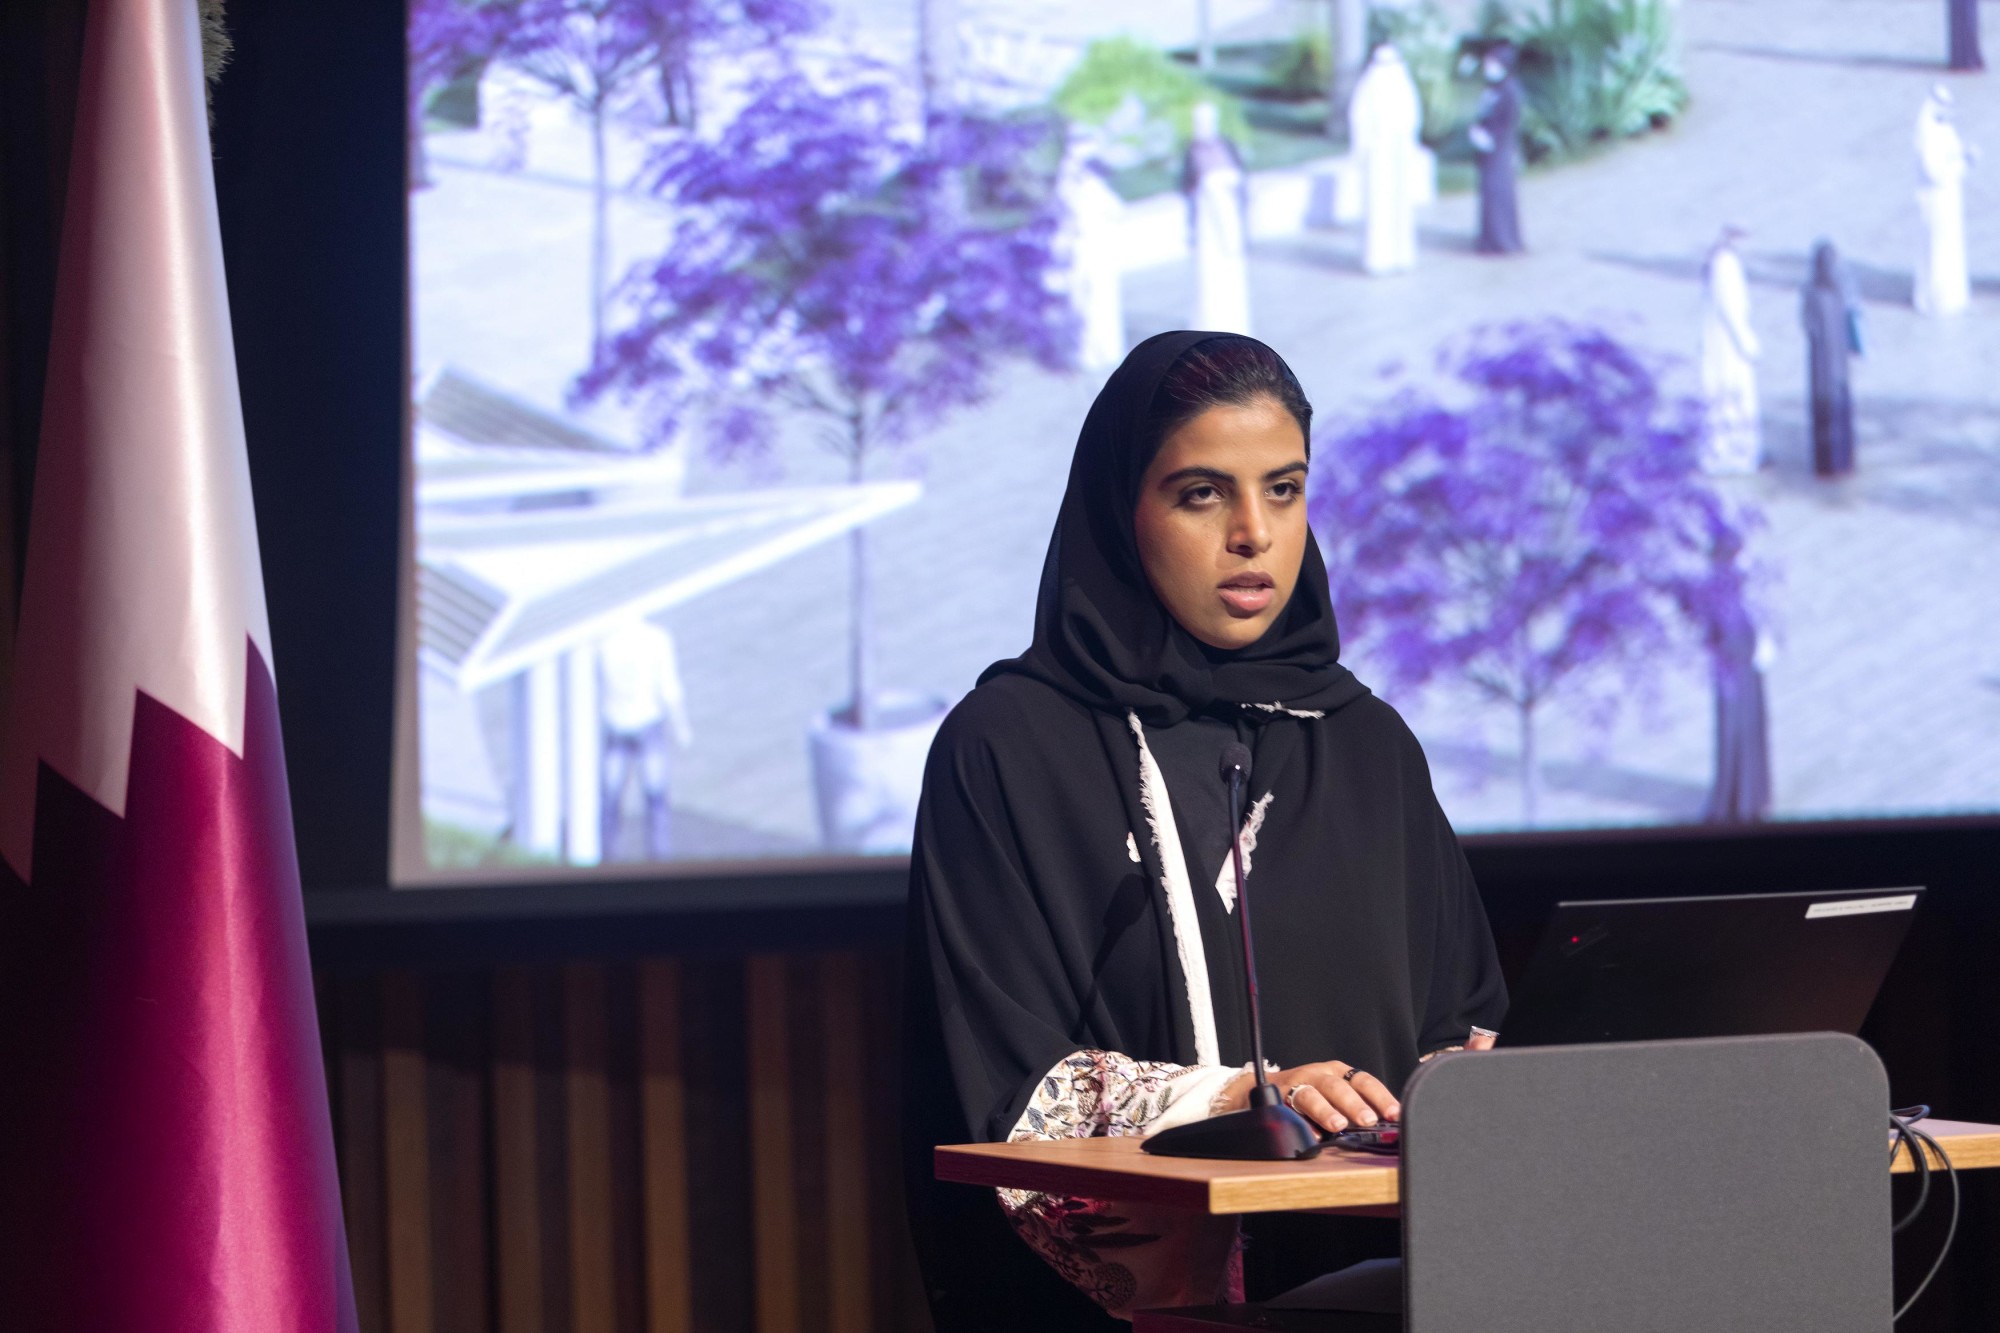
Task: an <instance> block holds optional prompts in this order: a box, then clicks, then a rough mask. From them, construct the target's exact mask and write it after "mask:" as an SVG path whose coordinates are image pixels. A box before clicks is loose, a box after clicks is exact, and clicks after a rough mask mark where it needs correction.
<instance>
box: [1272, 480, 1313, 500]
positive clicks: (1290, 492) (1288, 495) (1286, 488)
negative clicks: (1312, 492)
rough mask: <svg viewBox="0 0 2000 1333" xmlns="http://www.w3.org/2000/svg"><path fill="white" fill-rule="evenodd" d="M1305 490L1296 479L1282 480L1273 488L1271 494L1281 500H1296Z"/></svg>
mask: <svg viewBox="0 0 2000 1333" xmlns="http://www.w3.org/2000/svg"><path fill="white" fill-rule="evenodd" d="M1304 490H1305V488H1304V487H1302V486H1300V485H1299V483H1297V482H1296V481H1281V482H1279V483H1278V484H1277V485H1275V486H1273V487H1272V488H1271V494H1272V495H1273V496H1275V497H1276V498H1277V499H1279V500H1296V499H1298V498H1299V496H1300V495H1302V494H1303V493H1304Z"/></svg>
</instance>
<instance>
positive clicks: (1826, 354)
mask: <svg viewBox="0 0 2000 1333" xmlns="http://www.w3.org/2000/svg"><path fill="white" fill-rule="evenodd" d="M1799 319H1800V322H1801V323H1803V324H1804V325H1805V330H1806V381H1807V386H1808V387H1807V396H1808V398H1809V399H1810V403H1809V406H1810V408H1811V416H1812V462H1813V471H1814V472H1815V473H1817V474H1819V475H1820V476H1822V477H1844V476H1846V475H1847V474H1848V473H1850V472H1852V471H1854V398H1853V394H1852V392H1851V390H1850V389H1849V387H1848V374H1847V371H1848V358H1849V357H1851V356H1856V355H1859V354H1860V352H1861V333H1860V328H1861V326H1860V311H1859V310H1858V309H1857V308H1856V306H1855V303H1854V300H1853V298H1852V297H1851V296H1850V295H1849V293H1848V290H1847V283H1846V282H1845V281H1844V280H1843V278H1842V274H1841V271H1840V255H1839V253H1838V252H1837V251H1835V250H1834V248H1833V243H1832V242H1831V241H1821V242H1819V243H1818V244H1817V245H1815V246H1813V253H1812V278H1811V279H1810V280H1809V281H1808V282H1807V283H1806V288H1805V291H1804V292H1802V293H1801V294H1800V298H1799Z"/></svg>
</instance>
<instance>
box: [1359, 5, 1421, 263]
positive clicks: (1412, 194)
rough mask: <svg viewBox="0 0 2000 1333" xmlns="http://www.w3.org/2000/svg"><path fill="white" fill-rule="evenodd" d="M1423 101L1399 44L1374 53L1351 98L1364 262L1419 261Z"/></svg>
mask: <svg viewBox="0 0 2000 1333" xmlns="http://www.w3.org/2000/svg"><path fill="white" fill-rule="evenodd" d="M1423 121H1424V112H1423V102H1422V101H1421V100H1420V99H1419V98H1418V96H1417V84H1416V80H1414V79H1412V78H1411V77H1410V69H1409V66H1408V65H1405V64H1404V63H1403V57H1402V55H1401V54H1400V53H1399V52H1398V51H1397V50H1396V48H1395V47H1393V46H1391V45H1389V44H1388V43H1387V42H1384V43H1383V44H1382V45H1380V46H1378V47H1376V48H1375V53H1374V54H1373V55H1371V56H1370V57H1369V58H1368V66H1367V68H1366V69H1364V70H1362V71H1361V79H1360V81H1359V82H1358V83H1356V84H1355V86H1354V99H1353V100H1352V101H1351V102H1349V103H1348V104H1347V141H1348V144H1349V148H1350V151H1351V152H1352V153H1353V156H1354V163H1355V166H1356V168H1357V171H1356V175H1357V176H1358V177H1359V178H1360V181H1361V267H1362V269H1363V270H1364V271H1366V272H1369V273H1398V272H1401V271H1403V270H1405V269H1411V268H1415V267H1416V265H1417V200H1416V194H1417V189H1416V186H1417V173H1418V171H1419V158H1418V135H1419V134H1420V132H1421V131H1422V129H1423Z"/></svg>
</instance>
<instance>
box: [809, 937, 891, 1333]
mask: <svg viewBox="0 0 2000 1333" xmlns="http://www.w3.org/2000/svg"><path fill="white" fill-rule="evenodd" d="M820 979H821V986H820V996H821V1009H820V1016H821V1032H820V1043H819V1048H820V1050H821V1052H822V1053H823V1054H824V1056H825V1060H824V1065H825V1071H826V1081H825V1089H826V1092H825V1098H824V1102H823V1106H824V1117H825V1118H824V1122H823V1123H822V1125H821V1132H820V1142H821V1144H822V1145H823V1151H824V1154H825V1160H826V1249H825V1254H826V1267H827V1293H826V1309H827V1319H826V1327H827V1329H828V1331H829V1333H868V1330H869V1329H871V1328H872V1327H874V1324H873V1321H872V1319H871V1317H870V1300H869V1296H870V1290H869V1289H870V1286H871V1269H870V1265H869V1253H868V1252H869V1248H870V1246H869V1235H868V1229H869V1228H868V1222H869V1207H868V1205H869V1198H868V1192H869V1185H870V1182H869V1179H868V1168H867V1154H868V1146H867V1145H868V1137H869V1124H868V1108H867V1099H866V1086H867V1082H866V1081H867V1075H868V1051H867V1042H866V1034H865V1032H864V1031H863V1025H864V1023H865V1022H866V1021H867V1020H866V1014H865V1007H864V1000H865V991H866V986H865V973H864V972H863V970H862V966H861V960H860V958H859V957H857V956H855V955H854V954H834V955H832V956H830V957H827V958H824V959H821V960H820ZM891 1123H893V1122H891Z"/></svg>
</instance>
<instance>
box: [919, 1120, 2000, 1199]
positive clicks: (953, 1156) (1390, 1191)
mask: <svg viewBox="0 0 2000 1333" xmlns="http://www.w3.org/2000/svg"><path fill="white" fill-rule="evenodd" d="M1922 1128H1924V1129H1925V1130H1927V1131H1928V1132H1929V1133H1930V1135H1931V1136H1932V1137H1933V1138H1935V1139H1936V1140H1937V1141H1938V1146H1940V1147H1941V1148H1943V1149H1944V1150H1945V1153H1946V1155H1947V1156H1949V1157H1950V1158H1951V1164H1952V1165H1953V1166H1955V1167H1957V1168H1958V1169H1959V1170H1961V1171H1967V1170H1975V1169H1978V1168H1982V1167H2000V1125H1980V1124H1973V1123H1971V1122H1969V1121H1963V1120H1926V1121H1924V1122H1923V1125H1922ZM1883 1152H1884V1154H1885V1155H1886V1154H1887V1152H1888V1141H1887V1139H1886V1138H1885V1139H1884V1141H1883ZM935 1161H936V1169H937V1177H938V1179H939V1180H948V1181H951V1182H953V1183H955V1184H960V1185H993V1186H996V1187H999V1188H1004V1189H1016V1190H1040V1191H1042V1192H1044V1193H1048V1194H1068V1195H1072V1196H1074V1197H1076V1198H1079V1199H1109V1200H1114V1201H1119V1202H1128V1201H1129V1202H1134V1203H1151V1204H1158V1205H1160V1206H1162V1207H1167V1208H1185V1209H1187V1210H1188V1211H1190V1212H1196V1213H1283V1212H1299V1211H1307V1210H1310V1211H1313V1212H1326V1213H1347V1214H1350V1215H1353V1216H1357V1217H1394V1216H1396V1215H1397V1213H1398V1212H1399V1207H1398V1199H1399V1193H1400V1179H1399V1173H1398V1171H1397V1170H1396V1159H1395V1158H1393V1157H1376V1156H1371V1155H1369V1154H1366V1153H1349V1152H1340V1151H1337V1150H1335V1149H1328V1150H1327V1151H1325V1152H1323V1153H1321V1154H1320V1155H1319V1156H1318V1157H1316V1158H1314V1159H1313V1160H1312V1161H1310V1162H1197V1161H1193V1160H1191V1159H1189V1158H1186V1157H1152V1156H1149V1155H1148V1154H1147V1153H1145V1152H1144V1151H1142V1150H1141V1149H1140V1147H1139V1140H1138V1139H1064V1140H1062V1141H1060V1142H1054V1143H967V1144H961V1145H957V1146H954V1147H947V1148H939V1149H938V1150H937V1152H936V1155H935ZM1932 1161H1933V1162H1934V1163H1936V1161H1937V1159H1936V1158H1935V1157H1933V1158H1932ZM1916 1169H1917V1168H1916V1163H1914V1162H1912V1161H1911V1160H1910V1156H1909V1154H1908V1153H1898V1154H1897V1155H1896V1161H1895V1164H1894V1165H1893V1166H1891V1167H1890V1168H1889V1170H1890V1171H1891V1172H1893V1173H1895V1174H1898V1175H1901V1174H1904V1173H1907V1172H1911V1171H1915V1170H1916Z"/></svg>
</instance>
